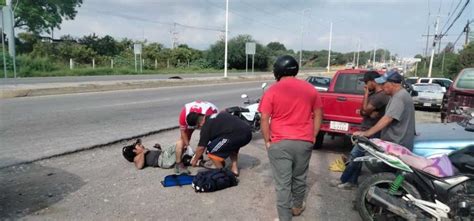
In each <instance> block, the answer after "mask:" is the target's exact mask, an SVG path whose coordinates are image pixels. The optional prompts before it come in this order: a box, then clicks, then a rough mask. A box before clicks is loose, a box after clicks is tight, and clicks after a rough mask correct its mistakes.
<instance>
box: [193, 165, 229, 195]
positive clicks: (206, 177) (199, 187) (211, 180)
mask: <svg viewBox="0 0 474 221" xmlns="http://www.w3.org/2000/svg"><path fill="white" fill-rule="evenodd" d="M237 183H238V181H237V178H236V177H235V175H234V174H233V173H232V172H231V171H230V170H228V169H225V168H224V169H212V170H206V171H201V172H198V173H197V174H196V176H195V177H194V179H193V183H192V187H193V189H194V191H196V192H214V191H217V190H222V189H225V188H228V187H233V186H237Z"/></svg>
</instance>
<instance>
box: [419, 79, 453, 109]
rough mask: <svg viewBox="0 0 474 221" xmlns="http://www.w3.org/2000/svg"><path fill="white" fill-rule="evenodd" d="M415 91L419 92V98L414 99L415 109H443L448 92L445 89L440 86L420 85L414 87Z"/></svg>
mask: <svg viewBox="0 0 474 221" xmlns="http://www.w3.org/2000/svg"><path fill="white" fill-rule="evenodd" d="M413 90H414V91H417V92H418V96H415V97H413V103H414V104H415V107H426V108H438V109H439V108H441V103H442V101H443V95H444V93H445V92H446V89H445V88H444V87H441V86H440V85H439V84H423V83H418V84H414V85H413Z"/></svg>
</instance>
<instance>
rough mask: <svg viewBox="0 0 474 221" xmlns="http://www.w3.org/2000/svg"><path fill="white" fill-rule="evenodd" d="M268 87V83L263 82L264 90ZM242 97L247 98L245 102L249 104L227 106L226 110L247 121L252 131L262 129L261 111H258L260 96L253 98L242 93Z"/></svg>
mask: <svg viewBox="0 0 474 221" xmlns="http://www.w3.org/2000/svg"><path fill="white" fill-rule="evenodd" d="M266 87H267V83H263V84H262V86H261V88H262V91H263V90H265V88H266ZM262 93H263V92H262ZM240 97H241V98H242V99H247V100H246V101H244V104H245V105H247V106H245V107H240V106H233V107H229V108H226V109H225V111H226V112H227V113H230V114H232V115H235V116H237V117H239V118H240V119H242V120H243V121H245V122H247V123H248V124H249V125H250V127H251V128H252V132H258V131H260V113H259V112H258V105H259V102H260V98H257V99H255V100H252V99H250V98H249V97H248V95H247V94H242V95H241V96H240Z"/></svg>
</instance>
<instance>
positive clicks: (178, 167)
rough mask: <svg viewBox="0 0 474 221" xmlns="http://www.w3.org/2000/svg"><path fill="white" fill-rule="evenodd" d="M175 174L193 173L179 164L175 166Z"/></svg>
mask: <svg viewBox="0 0 474 221" xmlns="http://www.w3.org/2000/svg"><path fill="white" fill-rule="evenodd" d="M174 172H175V173H176V174H178V175H179V174H190V173H191V172H189V170H188V167H186V166H185V165H184V164H183V163H177V164H176V165H175V166H174Z"/></svg>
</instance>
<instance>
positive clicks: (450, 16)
mask: <svg viewBox="0 0 474 221" xmlns="http://www.w3.org/2000/svg"><path fill="white" fill-rule="evenodd" d="M453 1H454V0H453ZM461 3H462V0H459V2H458V4H457V5H456V7H455V8H454V10H453V11H452V13H451V10H449V13H448V15H449V17H448V20H446V23H444V25H443V28H441V30H443V29H444V28H445V27H446V25H448V23H449V20H451V18H452V17H453V15H454V12H456V10H458V8H459V6H460V5H461Z"/></svg>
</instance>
